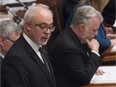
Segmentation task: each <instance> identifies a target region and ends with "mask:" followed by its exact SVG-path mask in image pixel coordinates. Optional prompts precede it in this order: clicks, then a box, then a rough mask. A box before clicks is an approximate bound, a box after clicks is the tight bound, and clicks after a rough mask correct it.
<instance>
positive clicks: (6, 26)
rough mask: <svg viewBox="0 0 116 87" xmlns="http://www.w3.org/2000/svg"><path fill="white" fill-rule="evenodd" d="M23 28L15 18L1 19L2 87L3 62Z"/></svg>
mask: <svg viewBox="0 0 116 87" xmlns="http://www.w3.org/2000/svg"><path fill="white" fill-rule="evenodd" d="M21 31H22V29H21V28H20V27H19V26H18V25H17V24H16V23H15V22H14V21H13V20H0V57H1V58H0V87H1V63H2V61H3V59H4V56H5V55H6V53H7V52H8V50H9V49H10V48H11V46H12V45H13V43H14V42H15V41H16V40H17V39H18V38H19V36H20V33H21Z"/></svg>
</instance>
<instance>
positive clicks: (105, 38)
mask: <svg viewBox="0 0 116 87" xmlns="http://www.w3.org/2000/svg"><path fill="white" fill-rule="evenodd" d="M102 15H103V17H104V20H103V23H101V25H100V27H99V32H98V35H97V36H96V37H95V38H96V39H97V40H98V42H99V44H100V54H102V53H103V52H104V51H105V50H106V49H107V48H109V47H110V46H115V45H116V35H115V33H116V32H115V27H113V24H114V22H115V0H109V2H108V4H107V5H106V6H105V8H104V10H103V12H102Z"/></svg>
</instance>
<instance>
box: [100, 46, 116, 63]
mask: <svg viewBox="0 0 116 87" xmlns="http://www.w3.org/2000/svg"><path fill="white" fill-rule="evenodd" d="M112 48H113V47H110V48H108V49H107V50H106V51H104V53H103V54H102V57H103V61H104V62H108V61H116V51H112Z"/></svg>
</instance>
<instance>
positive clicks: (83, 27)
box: [79, 24, 85, 32]
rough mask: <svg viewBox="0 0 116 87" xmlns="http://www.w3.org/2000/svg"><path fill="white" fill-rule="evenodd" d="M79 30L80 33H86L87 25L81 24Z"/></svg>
mask: <svg viewBox="0 0 116 87" xmlns="http://www.w3.org/2000/svg"><path fill="white" fill-rule="evenodd" d="M79 30H80V32H84V30H85V25H84V24H80V25H79Z"/></svg>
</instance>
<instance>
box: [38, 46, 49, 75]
mask: <svg viewBox="0 0 116 87" xmlns="http://www.w3.org/2000/svg"><path fill="white" fill-rule="evenodd" d="M39 51H40V53H41V56H42V58H43V60H44V63H45V66H46V68H47V70H48V71H49V73H50V74H51V72H50V68H49V65H48V62H47V60H46V56H45V52H44V50H43V49H42V47H40V48H39Z"/></svg>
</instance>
